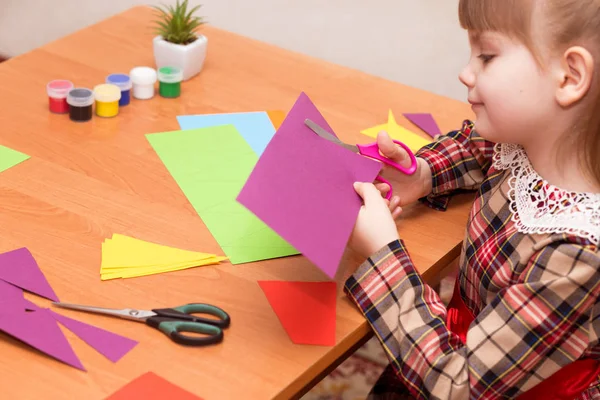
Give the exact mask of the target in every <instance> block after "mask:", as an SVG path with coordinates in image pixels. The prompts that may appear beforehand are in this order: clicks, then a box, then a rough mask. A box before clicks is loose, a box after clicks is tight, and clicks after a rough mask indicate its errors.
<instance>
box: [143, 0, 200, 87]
mask: <svg viewBox="0 0 600 400" xmlns="http://www.w3.org/2000/svg"><path fill="white" fill-rule="evenodd" d="M154 8H155V9H156V10H158V15H157V20H156V21H155V23H156V33H157V34H158V36H156V37H155V38H154V40H153V47H154V61H155V62H156V67H157V68H162V67H166V66H169V67H179V68H181V69H182V70H183V80H188V79H190V78H191V77H193V76H195V75H197V74H198V73H199V72H200V71H201V70H202V67H203V65H204V59H205V58H206V46H207V44H208V39H207V38H206V36H204V35H202V34H199V33H197V32H196V29H197V28H198V27H200V26H201V25H202V24H204V23H205V22H204V20H203V18H202V17H197V16H194V13H195V12H196V11H197V10H198V9H199V8H200V5H198V6H196V7H193V8H192V9H190V10H188V0H183V1H182V2H181V3H180V2H179V0H177V3H176V4H175V6H171V5H168V6H162V7H161V6H154Z"/></svg>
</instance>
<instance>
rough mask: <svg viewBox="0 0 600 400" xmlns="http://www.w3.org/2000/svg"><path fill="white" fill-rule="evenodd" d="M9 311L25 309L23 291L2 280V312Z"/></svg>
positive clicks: (0, 299)
mask: <svg viewBox="0 0 600 400" xmlns="http://www.w3.org/2000/svg"><path fill="white" fill-rule="evenodd" d="M7 309H19V310H21V311H22V310H24V309H25V298H24V297H23V289H21V288H19V287H16V286H14V285H11V284H10V283H8V282H5V281H3V280H0V312H2V311H3V310H7Z"/></svg>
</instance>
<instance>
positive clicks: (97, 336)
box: [48, 310, 138, 362]
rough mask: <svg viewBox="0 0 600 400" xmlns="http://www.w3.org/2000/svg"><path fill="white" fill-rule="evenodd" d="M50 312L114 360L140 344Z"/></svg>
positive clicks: (85, 340) (69, 328) (82, 338)
mask: <svg viewBox="0 0 600 400" xmlns="http://www.w3.org/2000/svg"><path fill="white" fill-rule="evenodd" d="M48 312H50V314H51V315H52V316H53V317H54V319H56V320H57V321H58V322H60V323H61V324H62V325H64V326H65V327H66V328H67V329H68V330H70V331H71V332H73V333H74V334H76V335H77V336H78V337H79V338H80V339H81V340H83V341H84V342H86V343H87V344H89V345H90V346H92V347H93V348H94V349H96V351H98V352H99V353H100V354H102V355H103V356H105V357H106V358H108V359H109V360H110V361H112V362H117V361H119V360H120V359H121V358H122V357H123V356H124V355H125V354H127V353H129V351H130V350H131V349H133V348H134V347H135V345H137V344H138V342H136V341H135V340H131V339H129V338H126V337H124V336H121V335H117V334H116V333H112V332H109V331H106V330H104V329H101V328H98V327H96V326H93V325H89V324H86V323H84V322H81V321H77V320H75V319H72V318H69V317H65V316H64V315H60V314H58V313H55V312H54V311H52V310H48Z"/></svg>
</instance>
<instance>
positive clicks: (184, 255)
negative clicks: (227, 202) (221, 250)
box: [100, 234, 227, 280]
mask: <svg viewBox="0 0 600 400" xmlns="http://www.w3.org/2000/svg"><path fill="white" fill-rule="evenodd" d="M226 259H227V257H222V256H217V255H215V254H210V253H201V252H196V251H189V250H182V249H176V248H173V247H168V246H164V245H160V244H157V243H151V242H146V241H143V240H140V239H136V238H132V237H129V236H125V235H120V234H114V235H113V236H112V238H110V239H106V240H105V241H104V242H103V243H102V262H101V266H100V278H101V279H102V280H108V279H116V278H133V277H137V276H146V275H152V274H157V273H164V272H171V271H178V270H182V269H186V268H193V267H199V266H204V265H214V264H218V263H219V262H221V261H223V260H226Z"/></svg>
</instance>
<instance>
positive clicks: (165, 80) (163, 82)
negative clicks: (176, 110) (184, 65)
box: [158, 67, 183, 98]
mask: <svg viewBox="0 0 600 400" xmlns="http://www.w3.org/2000/svg"><path fill="white" fill-rule="evenodd" d="M182 80H183V70H182V69H181V68H178V67H162V68H160V69H159V70H158V93H159V94H160V95H161V96H162V97H168V98H173V97H179V95H180V94H181V81H182Z"/></svg>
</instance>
